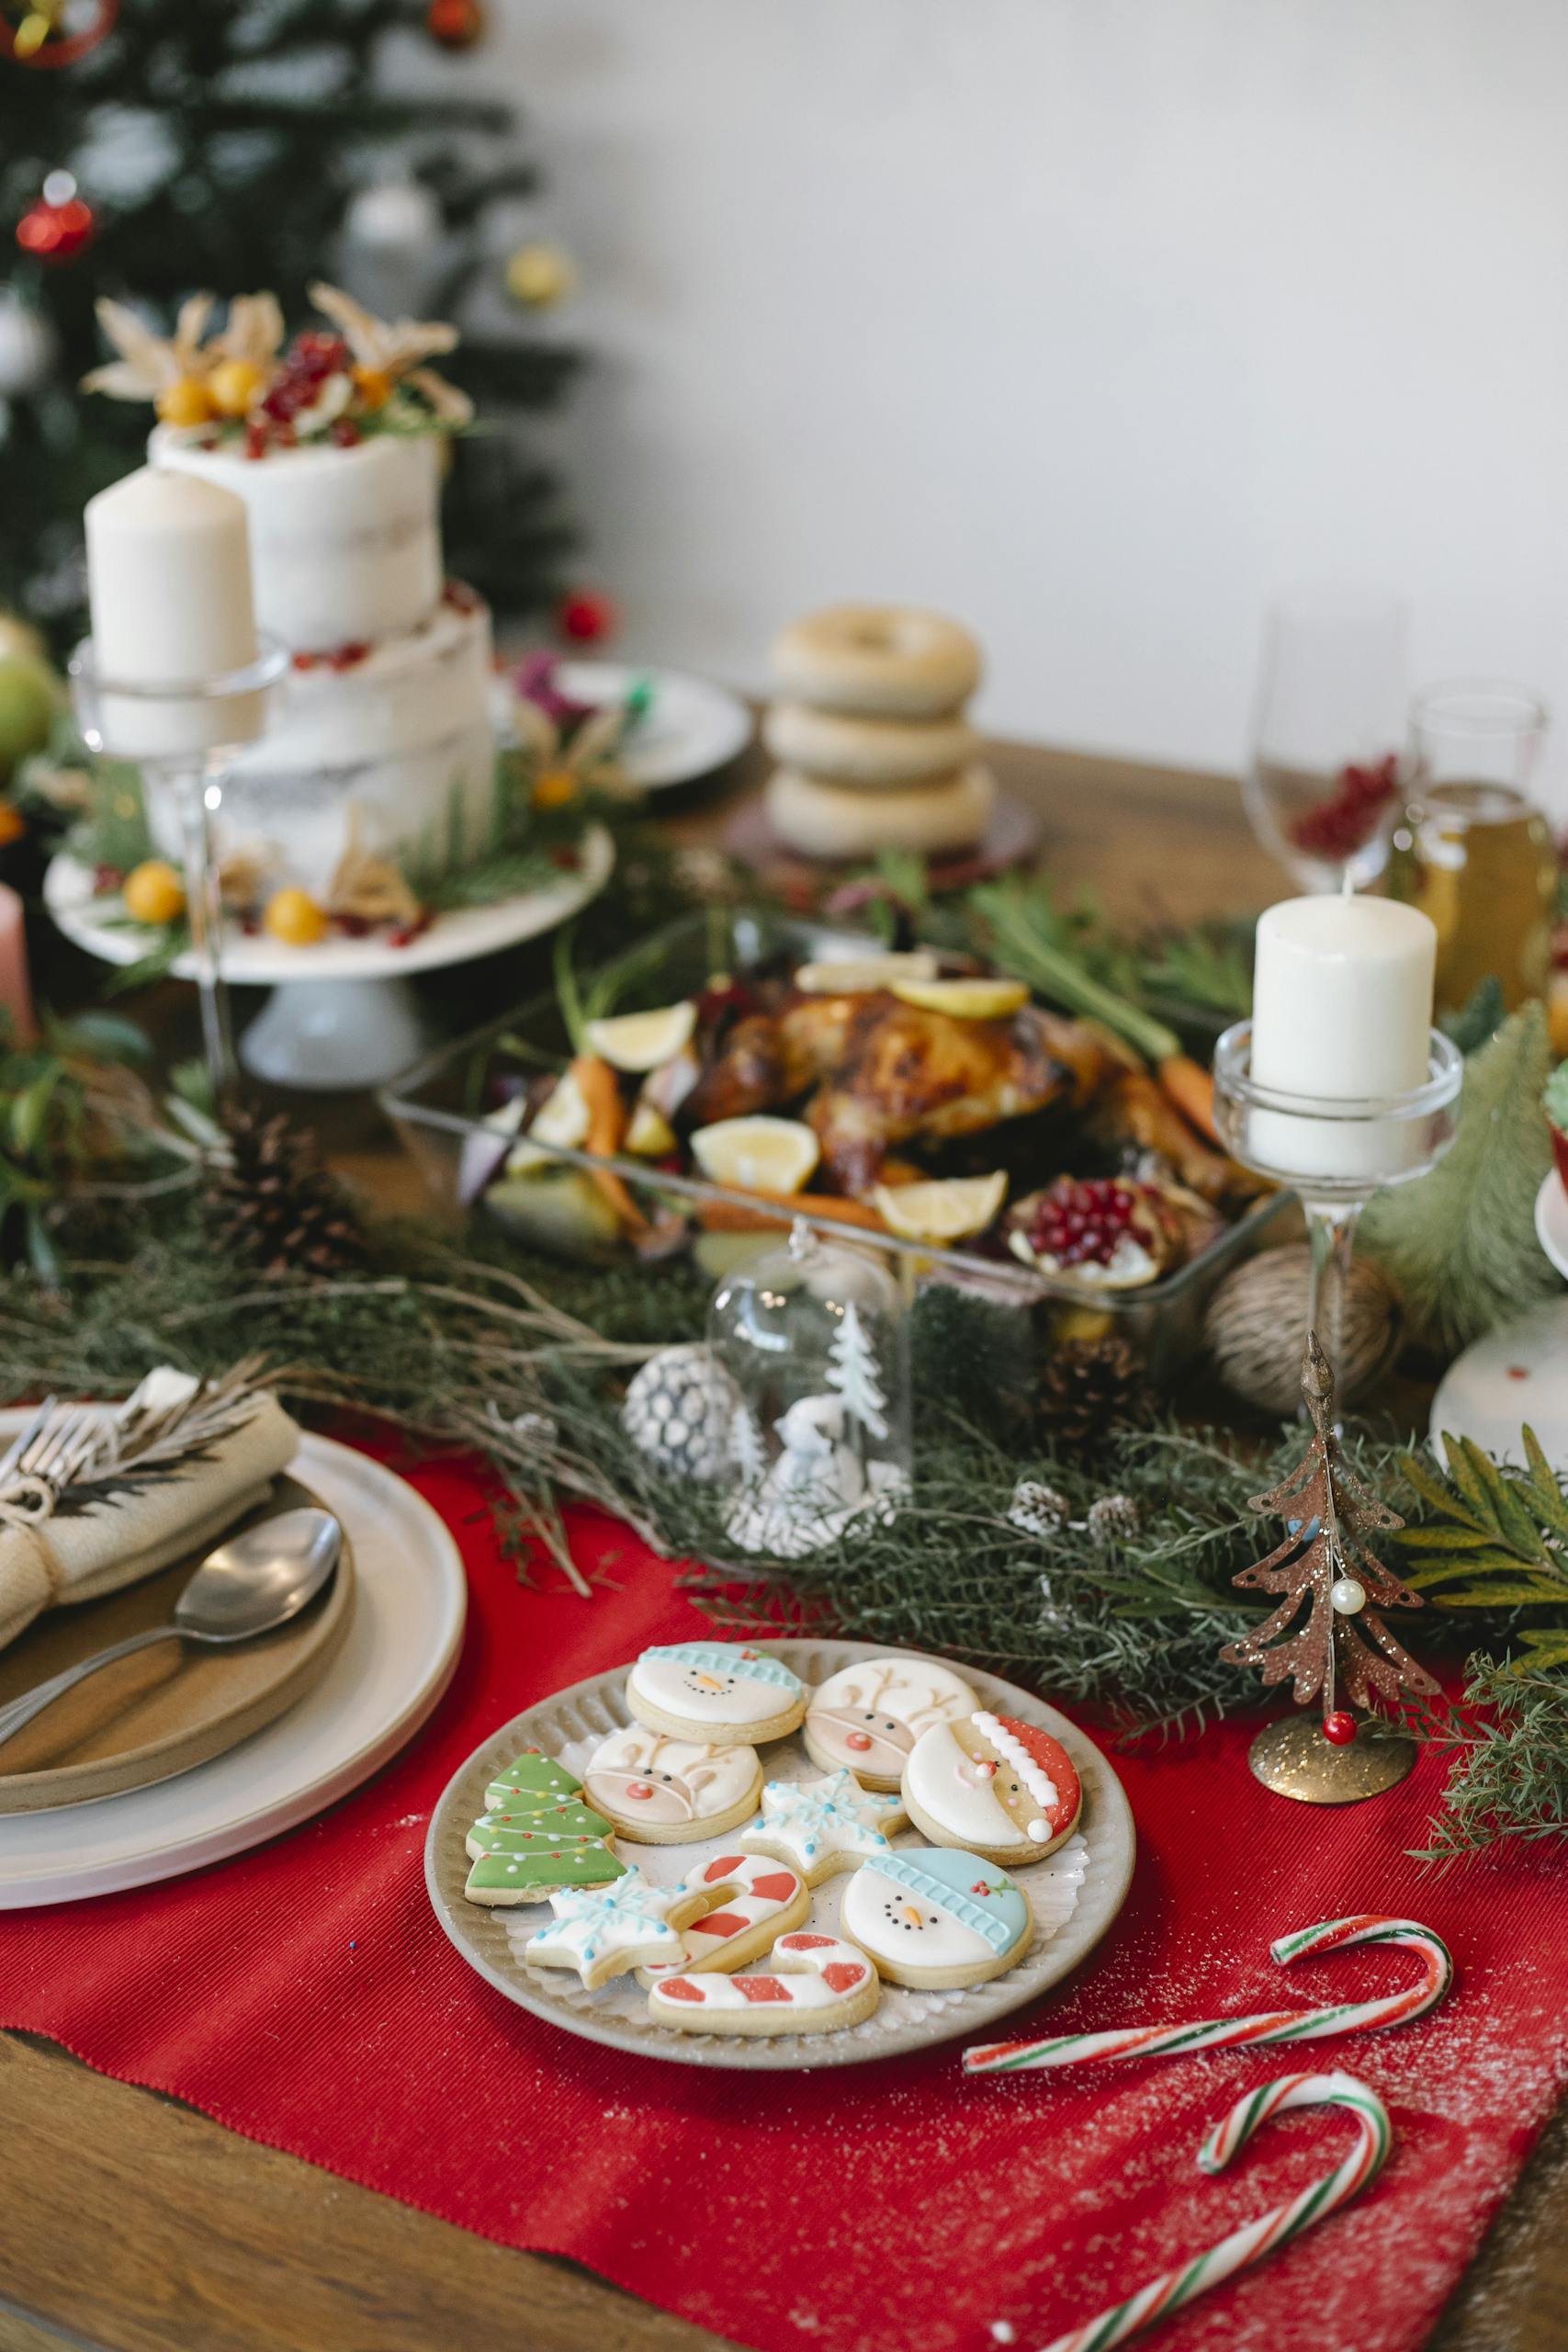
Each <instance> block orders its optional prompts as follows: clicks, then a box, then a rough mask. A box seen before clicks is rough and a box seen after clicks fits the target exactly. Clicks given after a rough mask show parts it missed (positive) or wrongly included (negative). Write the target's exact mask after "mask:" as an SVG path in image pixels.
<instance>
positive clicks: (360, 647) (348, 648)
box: [327, 637, 370, 670]
mask: <svg viewBox="0 0 1568 2352" xmlns="http://www.w3.org/2000/svg"><path fill="white" fill-rule="evenodd" d="M369 652H370V648H369V647H368V646H367V644H366V643H365V642H364V641H363V639H360V638H357V637H355V638H351V639H349V641H348V643H347V644H346V645H340V646H339V647H338V648H337V650H336V651H335V652H333V653H329V654H328V656H327V661H328V662H329V663H330V665H331V666H332V668H333V669H334V670H352V669H354V668H355V667H356V666H357V664H358V663H359V662H364V661H366V660H367V659H368V657H369Z"/></svg>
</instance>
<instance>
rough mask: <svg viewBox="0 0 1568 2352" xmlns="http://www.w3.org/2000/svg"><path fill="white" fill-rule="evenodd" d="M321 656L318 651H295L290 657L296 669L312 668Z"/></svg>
mask: <svg viewBox="0 0 1568 2352" xmlns="http://www.w3.org/2000/svg"><path fill="white" fill-rule="evenodd" d="M292 659H293V664H294V667H295V669H296V670H313V669H314V668H315V667H316V664H317V663H318V662H320V660H321V655H320V654H319V653H296V654H295V655H294V656H293V657H292Z"/></svg>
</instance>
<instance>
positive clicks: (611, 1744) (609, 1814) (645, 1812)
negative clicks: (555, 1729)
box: [583, 1724, 762, 1846]
mask: <svg viewBox="0 0 1568 2352" xmlns="http://www.w3.org/2000/svg"><path fill="white" fill-rule="evenodd" d="M583 1786H584V1789H585V1791H586V1792H587V1796H588V1801H589V1803H590V1804H593V1805H596V1806H597V1807H598V1809H599V1811H600V1812H601V1813H602V1814H604V1815H605V1816H606V1818H607V1819H608V1820H609V1822H610V1823H611V1825H612V1826H613V1827H614V1828H615V1831H616V1833H617V1835H618V1836H620V1837H622V1838H635V1839H636V1840H637V1843H638V1844H639V1845H642V1846H682V1845H687V1844H689V1843H690V1841H691V1840H692V1839H693V1838H709V1837H713V1836H715V1835H716V1834H719V1833H722V1832H723V1831H724V1830H726V1829H736V1828H739V1825H740V1824H741V1822H743V1821H749V1820H750V1817H751V1815H752V1814H754V1813H755V1812H756V1810H757V1800H758V1798H759V1797H760V1796H761V1792H762V1768H761V1764H760V1763H759V1762H758V1760H757V1751H756V1749H755V1748H754V1747H714V1746H710V1745H709V1744H708V1743H706V1742H705V1741H700V1740H690V1739H670V1738H667V1737H666V1736H665V1734H664V1733H663V1732H660V1731H647V1730H645V1729H644V1728H643V1726H642V1724H627V1726H626V1730H625V1731H617V1732H612V1734H611V1735H610V1737H609V1738H608V1739H607V1740H605V1741H604V1744H603V1745H602V1746H601V1747H597V1748H595V1749H594V1751H593V1754H592V1756H591V1757H590V1758H589V1759H588V1763H587V1765H586V1766H585V1768H584V1771H583Z"/></svg>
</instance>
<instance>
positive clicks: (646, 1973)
mask: <svg viewBox="0 0 1568 2352" xmlns="http://www.w3.org/2000/svg"><path fill="white" fill-rule="evenodd" d="M682 1883H683V1884H684V1885H685V1886H687V1887H688V1888H689V1889H690V1890H691V1892H692V1893H693V1894H701V1895H705V1897H706V1898H707V1900H708V1902H709V1903H710V1904H711V1905H713V1908H712V1909H711V1910H708V1911H705V1912H704V1913H703V1916H702V1917H701V1918H700V1919H694V1920H693V1921H692V1923H691V1925H690V1927H689V1928H686V1929H685V1930H684V1931H683V1934H682V1942H683V1943H684V1945H685V1947H686V1949H685V1951H684V1953H683V1955H682V1958H681V1959H680V1960H679V1961H678V1962H677V1961H672V1962H669V1963H668V1964H667V1965H664V1966H657V1967H653V1968H639V1969H638V1970H637V1983H638V1984H639V1985H651V1984H654V1983H656V1982H657V1980H658V1979H659V1978H660V1976H669V1975H671V1974H673V1973H674V1972H675V1970H676V1969H677V1968H680V1969H682V1970H683V1971H684V1972H685V1973H686V1974H687V1975H688V1976H690V1975H695V1974H697V1973H699V1972H704V1973H705V1972H706V1971H707V1970H708V1969H712V1968H716V1969H720V1970H724V1971H728V1970H730V1969H735V1968H744V1967H745V1966H746V1965H747V1963H748V1962H750V1961H753V1960H756V1959H758V1958H759V1957H760V1956H761V1953H763V1952H765V1951H767V1949H768V1946H769V1945H770V1944H771V1943H772V1942H773V1939H774V1937H775V1936H786V1935H788V1934H789V1932H790V1930H791V1928H804V1927H805V1925H806V1921H807V1914H808V1913H809V1911H810V1909H811V1894H810V1890H809V1889H808V1888H807V1883H806V1881H805V1880H804V1879H803V1878H802V1877H801V1876H800V1874H799V1872H798V1871H792V1870H790V1869H788V1868H786V1866H785V1865H784V1863H783V1862H775V1861H774V1860H773V1859H772V1857H771V1856H770V1855H767V1854H719V1855H717V1856H716V1858H715V1859H714V1860H712V1861H711V1862H696V1863H694V1865H693V1867H692V1868H691V1869H690V1870H689V1871H687V1872H686V1875H685V1879H684V1881H683V1882H682Z"/></svg>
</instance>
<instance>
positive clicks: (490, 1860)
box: [463, 1747, 626, 1905]
mask: <svg viewBox="0 0 1568 2352" xmlns="http://www.w3.org/2000/svg"><path fill="white" fill-rule="evenodd" d="M582 1793H583V1791H582V1783H581V1781H579V1780H578V1779H577V1778H576V1777H575V1776H574V1775H573V1774H572V1773H570V1772H569V1771H568V1770H567V1769H566V1767H565V1765H564V1764H558V1763H556V1762H555V1760H554V1759H553V1758H551V1757H548V1756H546V1755H544V1754H543V1753H542V1752H541V1751H540V1750H539V1749H538V1748H536V1747H528V1748H525V1750H524V1751H523V1754H522V1755H521V1756H519V1757H518V1758H516V1760H515V1761H514V1762H513V1763H511V1764H509V1765H508V1766H507V1767H506V1770H504V1771H503V1772H498V1773H497V1774H496V1777H495V1779H494V1780H493V1781H491V1784H490V1786H489V1788H488V1789H487V1790H486V1791H485V1810H484V1812H483V1813H482V1814H481V1815H479V1819H478V1820H477V1821H476V1822H475V1824H474V1826H473V1827H472V1828H471V1829H470V1830H469V1832H468V1838H467V1839H466V1840H465V1843H466V1845H467V1847H468V1854H469V1856H470V1858H471V1860H472V1861H473V1865H474V1866H473V1869H472V1870H471V1871H469V1872H468V1884H467V1885H466V1886H465V1887H464V1889H463V1892H464V1894H466V1895H467V1896H468V1901H469V1902H470V1903H487V1904H491V1905H494V1904H510V1903H542V1902H543V1901H544V1899H545V1897H546V1896H547V1894H554V1893H556V1891H557V1890H558V1888H561V1887H580V1886H606V1885H608V1884H609V1883H610V1882H611V1881H612V1880H613V1879H617V1878H620V1877H621V1876H623V1875H624V1873H625V1871H626V1864H625V1862H623V1861H621V1860H618V1859H617V1858H616V1856H615V1854H613V1853H612V1852H611V1850H610V1848H609V1844H608V1842H607V1841H608V1839H609V1837H610V1827H611V1825H610V1823H609V1822H608V1820H607V1819H606V1818H605V1817H604V1815H603V1814H599V1813H595V1812H593V1811H592V1808H591V1807H590V1806H588V1805H586V1804H583V1803H582V1801H581V1800H582Z"/></svg>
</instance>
